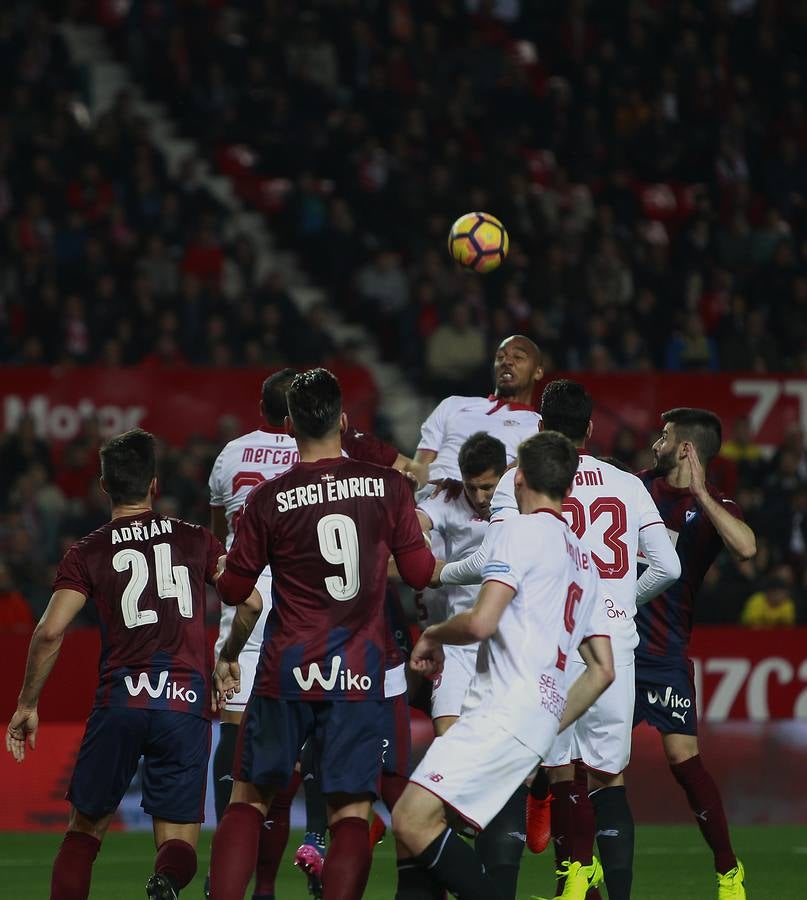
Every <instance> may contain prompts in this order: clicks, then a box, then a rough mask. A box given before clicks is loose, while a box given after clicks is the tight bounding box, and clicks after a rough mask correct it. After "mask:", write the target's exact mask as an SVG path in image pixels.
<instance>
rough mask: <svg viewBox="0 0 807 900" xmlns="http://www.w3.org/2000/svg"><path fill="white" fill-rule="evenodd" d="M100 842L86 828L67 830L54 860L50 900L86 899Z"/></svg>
mask: <svg viewBox="0 0 807 900" xmlns="http://www.w3.org/2000/svg"><path fill="white" fill-rule="evenodd" d="M100 849H101V842H100V841H99V840H98V838H96V837H93V836H92V835H91V834H85V833H84V832H83V831H68V832H67V834H66V835H65V836H64V840H63V841H62V846H61V847H59V852H58V853H57V854H56V859H54V861H53V873H52V875H51V879H50V897H51V900H87V897H88V896H89V893H90V880H91V879H92V864H93V863H94V862H95V857H96V856H98V851H99V850H100Z"/></svg>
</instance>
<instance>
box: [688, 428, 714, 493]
mask: <svg viewBox="0 0 807 900" xmlns="http://www.w3.org/2000/svg"><path fill="white" fill-rule="evenodd" d="M684 449H685V450H686V455H687V460H688V461H689V471H690V479H691V480H690V483H689V489H690V490H691V491H692V495H693V496H694V497H695V499H696V500H699V499H700V498H701V497H703V496H705V495H706V494H708V493H709V492H708V491H707V490H706V473H705V472H704V471H703V466H702V465H701V461H700V460H699V459H698V453H697V451H696V450H695V445H694V444H693V443H692V442H691V441H687V442H686V443H685V444H684Z"/></svg>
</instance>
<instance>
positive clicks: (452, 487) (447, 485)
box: [429, 478, 463, 503]
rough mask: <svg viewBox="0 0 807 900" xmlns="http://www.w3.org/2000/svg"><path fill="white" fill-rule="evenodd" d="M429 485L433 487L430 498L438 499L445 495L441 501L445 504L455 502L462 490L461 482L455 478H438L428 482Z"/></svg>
mask: <svg viewBox="0 0 807 900" xmlns="http://www.w3.org/2000/svg"><path fill="white" fill-rule="evenodd" d="M429 484H433V485H434V490H433V491H432V497H439V496H440V494H445V497H444V498H443V499H444V500H445V502H446V503H450V502H451V501H452V500H456V499H457V497H459V495H460V494H461V493H462V490H463V488H462V482H461V481H458V480H457V479H456V478H439V479H436V480H435V481H430V482H429Z"/></svg>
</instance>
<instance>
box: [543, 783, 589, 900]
mask: <svg viewBox="0 0 807 900" xmlns="http://www.w3.org/2000/svg"><path fill="white" fill-rule="evenodd" d="M551 791H552V800H551V803H550V814H551V817H552V841H553V843H554V845H555V868H556V869H558V870H560V867H561V863H562V862H563V861H564V860H565V859H571V860H577V861H578V862H581V863H583V865H584V866H590V865H591V861H592V851H593V849H594V831H595V827H594V808H593V807H592V805H591V800H589V797H588V784H587V783H586V782H584V781H583V780H582V778H580V777H578V776H577V775H576V776H575V780H574V781H558V782H556V783H555V784H553V785H551ZM564 882H565V879H564V878H559V879H558V883H557V893H558V894H562V893H563V885H564ZM586 900H600V892H599V891H598V890H597V889H596V888H595V889H593V890H590V891H589V892H588V893H587V894H586Z"/></svg>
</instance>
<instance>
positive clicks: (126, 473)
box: [100, 428, 157, 506]
mask: <svg viewBox="0 0 807 900" xmlns="http://www.w3.org/2000/svg"><path fill="white" fill-rule="evenodd" d="M155 444H156V442H155V440H154V435H153V434H150V433H149V432H148V431H143V429H142V428H132V430H131V431H124V433H123V434H119V435H117V437H113V438H110V439H109V440H108V441H107V442H106V443H105V444H104V446H103V447H101V450H100V454H101V475H102V476H103V478H104V489H105V490H106V492H107V494H109V498H110V500H112V502H113V504H115V505H116V506H122V505H124V504H130V503H137V502H138V501H140V500H143V499H144V498H145V497H147V496H148V492H149V485H150V484H151V482H152V479H153V478H154V476H155V475H156V474H157V459H156V452H155Z"/></svg>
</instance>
